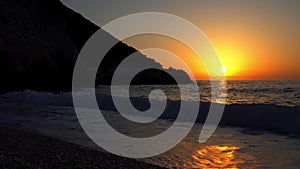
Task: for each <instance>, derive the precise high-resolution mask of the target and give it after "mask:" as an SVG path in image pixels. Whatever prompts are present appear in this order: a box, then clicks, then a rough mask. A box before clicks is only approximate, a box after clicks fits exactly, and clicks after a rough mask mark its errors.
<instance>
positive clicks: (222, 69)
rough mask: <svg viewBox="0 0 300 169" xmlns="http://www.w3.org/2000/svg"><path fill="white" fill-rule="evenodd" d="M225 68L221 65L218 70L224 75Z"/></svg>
mask: <svg viewBox="0 0 300 169" xmlns="http://www.w3.org/2000/svg"><path fill="white" fill-rule="evenodd" d="M226 71H227V70H226V68H225V67H221V69H220V72H221V73H223V74H224V75H225V74H226Z"/></svg>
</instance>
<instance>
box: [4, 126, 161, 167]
mask: <svg viewBox="0 0 300 169" xmlns="http://www.w3.org/2000/svg"><path fill="white" fill-rule="evenodd" d="M0 138H1V139H0V168H3V169H17V168H20V169H21V168H22V169H27V168H28V169H31V168H33V169H34V168H35V169H52V168H53V169H58V168H66V169H67V168H68V169H69V168H73V169H90V168H91V169H92V168H101V169H102V168H139V169H143V168H161V167H158V166H155V165H151V164H148V163H145V162H142V161H137V160H135V159H129V158H123V157H119V156H116V155H112V154H109V153H104V152H99V151H96V150H93V149H89V148H87V147H83V146H79V145H76V144H72V143H67V142H64V141H61V140H57V139H54V138H49V137H45V136H41V135H39V134H37V133H36V132H34V131H29V130H27V129H26V130H25V129H23V128H16V127H11V126H0Z"/></svg>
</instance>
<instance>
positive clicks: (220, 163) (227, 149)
mask: <svg viewBox="0 0 300 169" xmlns="http://www.w3.org/2000/svg"><path fill="white" fill-rule="evenodd" d="M239 149H240V148H239V147H237V146H206V147H204V148H202V149H199V150H197V151H196V152H195V153H194V154H193V155H192V158H193V161H192V162H186V164H185V166H190V167H192V168H202V169H213V168H216V169H217V168H224V169H238V168H241V166H243V164H244V163H246V162H247V161H250V160H253V158H252V157H251V156H249V155H247V154H237V150H239ZM243 168H244V167H243Z"/></svg>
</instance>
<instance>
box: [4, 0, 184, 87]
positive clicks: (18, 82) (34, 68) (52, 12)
mask: <svg viewBox="0 0 300 169" xmlns="http://www.w3.org/2000/svg"><path fill="white" fill-rule="evenodd" d="M98 29H99V27H97V26H96V25H95V24H93V23H91V22H90V21H88V20H87V19H85V18H84V17H82V16H81V15H80V14H78V13H76V12H74V11H72V10H71V9H69V8H67V7H65V6H64V5H63V4H62V3H61V2H60V1H59V0H43V1H41V0H22V1H16V0H1V1H0V79H1V82H0V90H1V91H7V90H23V89H34V90H70V88H71V80H72V73H73V67H74V64H75V61H76V58H77V56H78V53H79V51H80V50H81V48H82V46H83V45H84V43H85V42H86V41H87V40H88V39H89V37H90V36H91V35H92V34H93V33H94V32H95V31H97V30H98ZM134 52H136V50H135V49H134V48H132V47H129V46H127V45H126V44H124V43H122V42H120V43H118V44H117V45H115V46H114V47H113V48H112V49H111V50H110V51H109V52H108V53H107V55H106V56H105V59H104V60H103V62H102V63H101V66H102V67H101V69H99V72H98V73H99V74H101V75H102V76H99V77H98V78H97V80H96V82H97V83H98V84H110V81H111V77H112V74H113V72H114V70H115V68H116V67H117V66H118V64H119V63H120V62H121V61H122V60H123V59H124V58H126V57H127V56H128V55H130V54H132V53H134ZM142 57H145V56H142ZM145 58H146V57H145ZM146 59H148V58H146ZM148 60H149V62H151V63H154V64H157V65H158V66H161V65H160V64H159V63H157V62H155V61H154V60H153V59H148ZM178 73H180V74H182V75H183V77H185V78H186V81H187V82H189V81H190V80H189V78H188V76H187V75H186V74H185V72H183V71H178ZM132 83H134V84H154V83H155V84H171V83H175V82H174V80H173V79H172V77H170V76H169V75H168V74H166V73H164V72H163V71H159V70H156V69H153V70H147V71H144V72H141V73H140V74H139V75H138V76H137V77H136V78H135V79H134V80H133V82H132Z"/></svg>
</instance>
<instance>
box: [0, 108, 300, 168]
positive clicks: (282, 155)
mask: <svg viewBox="0 0 300 169" xmlns="http://www.w3.org/2000/svg"><path fill="white" fill-rule="evenodd" d="M102 113H104V114H106V115H107V116H110V117H111V118H110V120H112V121H115V122H118V126H119V130H120V131H123V132H126V133H127V134H129V135H130V134H131V135H135V134H136V133H143V136H147V135H152V134H153V133H157V132H161V131H163V130H165V129H166V128H167V127H168V126H170V125H171V123H172V122H171V121H168V120H157V121H155V122H154V123H151V124H150V126H149V125H148V126H147V127H146V128H145V127H141V128H130V127H128V126H129V125H128V124H127V123H126V122H124V123H122V120H121V116H120V115H119V114H116V113H115V112H112V111H102ZM0 114H1V118H0V123H1V124H10V125H17V126H23V127H26V128H30V129H33V130H36V131H38V132H40V133H41V134H43V135H48V136H51V137H55V138H59V139H62V140H66V141H69V142H73V143H76V144H81V145H84V146H88V147H91V148H95V149H99V147H97V146H96V145H95V144H94V143H93V142H92V141H91V140H90V139H89V138H88V137H87V136H86V134H85V133H84V132H83V130H82V129H81V126H80V125H79V123H78V121H77V118H76V115H75V113H74V110H73V108H72V107H62V106H45V105H39V106H37V105H30V104H17V105H16V104H15V103H13V104H12V103H4V102H1V104H0ZM183 127H184V125H183ZM201 128H202V125H201V124H196V125H195V126H194V128H193V129H192V130H191V132H190V134H189V135H188V136H187V137H186V138H185V139H184V140H183V141H182V142H181V143H180V144H179V145H178V146H176V147H175V148H173V149H172V150H170V151H168V152H166V153H164V154H161V155H159V156H155V157H151V158H146V159H141V160H144V161H146V162H149V163H153V164H157V165H161V166H165V167H168V168H243V169H244V168H300V139H299V138H294V137H289V136H285V135H278V134H274V133H270V132H266V131H263V130H250V129H245V128H232V127H225V128H221V127H219V128H218V129H217V130H216V132H215V133H214V134H213V135H212V137H210V139H209V140H208V141H207V142H205V143H203V144H199V143H198V137H199V133H200V131H201Z"/></svg>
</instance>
